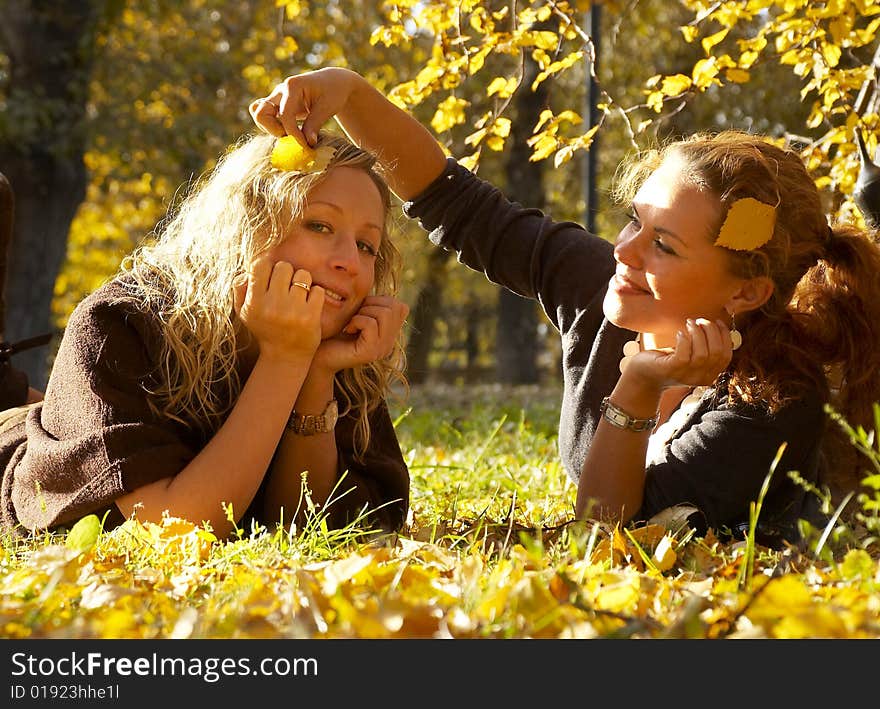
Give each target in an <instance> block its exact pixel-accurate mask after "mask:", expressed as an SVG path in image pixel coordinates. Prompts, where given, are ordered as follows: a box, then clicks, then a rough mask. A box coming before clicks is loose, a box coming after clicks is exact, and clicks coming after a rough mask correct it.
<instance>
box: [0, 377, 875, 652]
mask: <svg viewBox="0 0 880 709" xmlns="http://www.w3.org/2000/svg"><path fill="white" fill-rule="evenodd" d="M493 393H497V394H498V395H497V396H494V397H493ZM517 393H518V394H519V397H520V398H519V399H518V398H517V396H515V395H512V394H511V392H510V391H509V390H505V391H501V390H497V389H496V390H493V389H491V388H488V390H487V391H481V392H479V393H477V394H475V392H474V391H473V390H470V391H469V392H468V396H467V397H466V398H465V396H464V395H463V394H462V393H461V392H458V391H455V390H453V389H450V390H448V391H446V392H441V393H440V394H438V393H437V392H436V391H434V392H433V393H430V394H428V393H426V394H424V395H422V396H423V397H424V400H422V399H421V398H420V397H419V395H418V394H414V395H412V396H411V399H410V401H409V402H407V407H408V409H409V411H408V413H406V415H401V416H400V418H399V420H398V421H397V430H398V435H399V437H400V439H401V445H402V449H403V451H404V455H405V456H406V459H407V462H408V463H409V464H410V466H411V468H412V475H413V481H412V487H413V495H412V504H411V513H410V517H409V519H408V521H407V525H406V527H405V528H404V530H402V531H401V532H400V533H399V534H396V535H391V536H387V535H386V536H382V537H379V536H376V535H370V534H368V533H367V532H366V531H365V529H364V528H352V529H347V530H342V531H341V532H339V533H337V534H335V535H330V534H328V533H326V526H324V527H322V525H321V524H319V523H317V522H320V520H316V523H315V524H310V525H306V528H305V529H301V530H299V531H297V532H296V533H292V532H291V530H290V529H283V528H278V529H275V530H269V529H265V528H261V527H255V528H253V529H251V530H249V531H248V530H240V534H239V536H238V537H237V538H235V539H232V540H229V541H221V540H218V539H217V538H216V537H215V535H214V534H213V533H212V532H211V530H210V529H206V528H205V527H203V526H200V525H198V524H194V523H192V522H190V521H187V520H181V519H177V518H174V517H171V516H167V515H166V516H165V517H164V518H163V520H162V522H161V523H159V524H156V523H149V522H145V523H142V522H140V521H138V520H137V519H130V520H128V521H126V522H125V523H124V524H122V525H120V526H119V527H117V528H116V529H113V530H111V531H106V532H105V531H102V530H101V520H99V519H97V518H96V517H94V516H87V517H86V518H84V519H83V520H81V521H80V522H79V523H77V524H76V525H74V526H73V527H72V528H71V529H70V531H69V532H67V533H66V534H64V533H59V534H47V535H44V536H42V537H33V538H30V539H29V540H27V541H16V540H12V539H6V540H4V543H3V544H2V546H0V636H2V637H6V638H715V639H721V638H875V637H880V565H878V556H880V555H878V553H877V550H876V546H875V545H874V544H873V543H872V540H871V539H870V538H869V537H864V536H863V537H862V538H859V536H858V535H856V534H854V533H853V530H852V529H850V528H846V527H845V526H844V525H843V524H842V523H840V525H839V527H838V528H836V532H835V533H834V534H831V533H830V531H829V530H815V531H816V534H815V537H817V538H818V537H819V536H821V537H822V538H823V542H822V544H823V546H824V547H825V549H824V551H823V553H822V554H816V553H814V551H815V550H811V549H810V548H809V546H806V547H797V548H796V547H794V546H791V545H786V546H785V547H784V548H782V549H771V548H766V547H762V546H760V544H758V543H757V542H754V541H752V542H751V546H749V545H750V542H749V539H748V538H743V539H739V540H735V539H734V540H727V541H722V540H721V539H720V538H719V536H717V535H716V533H715V531H714V530H708V532H706V533H705V534H703V535H698V534H697V533H696V532H695V530H694V529H692V528H691V527H690V526H689V524H688V518H689V516H690V515H691V514H692V513H693V512H694V509H693V508H688V507H684V506H682V507H678V508H670V509H669V510H666V511H664V512H663V513H661V514H660V515H658V516H657V517H655V518H653V519H652V520H649V522H648V523H646V524H641V525H629V526H624V527H622V526H620V525H607V524H603V523H600V522H598V521H592V520H582V521H574V520H573V519H572V510H573V493H574V490H573V489H572V486H571V485H570V484H569V483H568V482H567V477H566V475H565V473H564V471H563V470H562V469H561V467H560V466H559V463H558V460H557V457H556V437H555V430H556V423H557V421H556V416H557V415H558V412H557V411H556V410H555V409H554V407H553V402H554V401H557V400H558V399H557V398H554V397H556V396H558V393H557V392H555V391H546V390H535V389H524V390H517ZM413 400H415V403H413ZM315 514H316V515H320V510H316V512H315ZM745 564H749V565H750V568H749V569H748V571H749V573H748V574H746V573H744V565H745Z"/></svg>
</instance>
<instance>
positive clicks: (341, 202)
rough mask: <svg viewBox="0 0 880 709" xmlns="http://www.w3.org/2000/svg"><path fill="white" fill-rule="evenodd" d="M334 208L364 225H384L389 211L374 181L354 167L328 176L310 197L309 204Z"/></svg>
mask: <svg viewBox="0 0 880 709" xmlns="http://www.w3.org/2000/svg"><path fill="white" fill-rule="evenodd" d="M316 203H325V204H331V205H334V206H336V207H338V208H339V209H341V210H342V211H343V212H345V213H346V214H347V215H349V216H350V217H353V218H357V219H360V220H361V221H370V222H374V223H376V224H380V225H381V224H382V223H383V221H384V219H385V207H384V205H383V204H382V196H381V194H380V193H379V188H378V187H377V186H376V183H375V182H373V179H372V178H371V177H370V176H369V175H368V174H367V173H366V172H365V171H364V170H359V169H357V168H353V167H335V168H333V169H331V170H329V171H328V172H327V174H326V175H325V176H324V178H323V179H322V180H321V181H320V182H318V183H317V184H316V185H315V186H314V187H313V188H312V189H311V190H310V191H309V193H308V195H307V196H306V199H305V204H306V205H307V206H308V205H310V204H316Z"/></svg>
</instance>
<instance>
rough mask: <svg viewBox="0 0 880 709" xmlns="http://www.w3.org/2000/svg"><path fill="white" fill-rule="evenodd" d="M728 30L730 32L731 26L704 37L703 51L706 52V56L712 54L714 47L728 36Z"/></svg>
mask: <svg viewBox="0 0 880 709" xmlns="http://www.w3.org/2000/svg"><path fill="white" fill-rule="evenodd" d="M728 32H730V28H729V27H726V28H725V29H723V30H721V31H720V32H716V33H715V34H712V35H709V36H708V37H704V38H703V41H702V45H703V51H704V52H706V56H709V55H710V54H712V47H714V46H715V45H716V44H718V43H719V42H721V41H722V40H723V39H724V38H725V37H726V36H727V33H728Z"/></svg>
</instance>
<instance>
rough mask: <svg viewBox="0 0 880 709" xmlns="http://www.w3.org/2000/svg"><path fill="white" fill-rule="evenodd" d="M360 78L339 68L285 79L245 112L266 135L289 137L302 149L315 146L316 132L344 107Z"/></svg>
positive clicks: (310, 72) (325, 69) (327, 68)
mask: <svg viewBox="0 0 880 709" xmlns="http://www.w3.org/2000/svg"><path fill="white" fill-rule="evenodd" d="M359 79H361V77H360V76H359V75H358V74H356V73H355V72H353V71H350V70H348V69H343V68H341V67H326V68H324V69H317V70H315V71H308V72H305V73H303V74H296V75H294V76H288V77H287V78H286V79H285V80H284V81H282V82H281V83H280V84H278V85H277V86H276V87H275V88H274V89H273V90H272V92H271V93H270V94H269V95H268V96H265V97H263V98H259V99H257V100H255V101H253V102H252V103H251V105H250V106H249V108H248V110H249V111H250V114H251V118H253V120H254V122H255V123H256V124H257V125H258V126H259V127H260V128H262V129H263V130H264V131H266V132H267V133H270V134H272V135H274V136H276V137H281V136H284V135H291V136H293V137H295V138H296V139H297V140H298V141H299V142H300V143H301V144H302V145H303V146H308V147H314V145H315V141H316V140H317V137H318V130H320V128H321V126H323V125H324V124H325V123H326V122H327V121H328V120H330V119H331V118H332V117H333V116H335V115H336V114H337V113H338V112H339V111H340V110H341V109H342V107H343V106H345V103H346V101H347V100H348V97H349V95H350V94H351V92H352V91H353V90H354V87H355V85H356V82H357V81H358V80H359ZM300 122H302V124H301V125H300Z"/></svg>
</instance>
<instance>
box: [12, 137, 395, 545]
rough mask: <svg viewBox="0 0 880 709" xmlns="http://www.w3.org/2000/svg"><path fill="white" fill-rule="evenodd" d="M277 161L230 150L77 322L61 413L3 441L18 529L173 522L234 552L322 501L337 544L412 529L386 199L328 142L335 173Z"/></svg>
mask: <svg viewBox="0 0 880 709" xmlns="http://www.w3.org/2000/svg"><path fill="white" fill-rule="evenodd" d="M276 142H277V141H276V140H275V138H272V137H270V136H266V135H260V136H251V137H247V138H246V139H243V140H242V141H241V142H240V143H239V144H238V145H236V146H233V148H232V149H231V150H230V151H229V152H228V153H227V154H226V155H224V156H223V157H222V158H221V159H220V161H219V162H218V164H217V166H216V168H215V169H214V170H213V171H212V172H211V173H210V174H209V175H207V176H206V177H205V179H204V180H203V181H202V182H201V183H200V184H197V185H196V186H195V187H194V188H193V189H192V190H191V192H190V194H189V196H188V197H187V198H186V199H185V200H184V201H183V202H182V204H181V205H180V207H179V209H177V210H176V211H174V212H173V213H171V214H169V216H168V218H167V219H166V220H165V221H164V222H163V223H162V224H160V227H159V228H158V229H157V235H156V238H155V239H153V240H150V241H148V242H146V243H145V244H144V245H142V246H141V247H140V248H138V249H137V250H136V251H135V252H134V254H133V255H132V256H131V257H130V258H129V259H127V260H126V262H124V263H123V266H122V268H121V269H120V272H119V273H118V274H117V276H116V277H115V278H114V279H112V280H111V281H110V282H108V283H107V284H106V285H104V286H102V287H101V288H99V289H98V290H97V291H96V292H94V293H92V294H91V295H90V296H88V297H87V298H85V299H84V300H83V301H82V302H81V303H80V304H79V306H78V307H77V308H76V309H75V311H74V312H73V314H72V315H71V317H70V320H69V323H68V325H67V328H66V330H65V333H64V337H63V339H62V342H61V345H60V347H59V350H58V354H57V357H56V359H55V362H54V365H53V369H52V372H51V375H50V379H49V382H48V385H47V389H46V392H45V400H44V401H43V402H40V403H37V404H33V405H31V406H29V407H24V408H22V409H20V410H19V412H18V413H17V416H16V417H13V420H12V421H10V422H8V423H7V425H6V426H4V427H3V429H4V430H3V433H2V434H0V464H3V465H5V471H4V475H3V486H2V505H3V508H2V521H3V526H4V528H5V529H7V530H10V529H15V530H19V531H21V532H27V531H36V530H45V529H54V528H58V527H59V526H63V525H68V524H70V523H73V522H75V521H76V520H77V519H79V518H81V517H82V516H84V515H86V514H88V513H96V514H98V515H99V516H102V517H103V516H104V515H105V514H106V520H105V528H108V527H112V526H114V525H117V524H119V523H121V522H122V521H124V520H125V519H126V518H128V517H130V516H132V515H136V516H137V518H138V519H140V520H151V521H158V520H160V519H161V518H162V516H163V514H164V513H165V512H166V511H167V513H169V514H171V515H173V516H177V517H183V518H187V519H189V520H191V521H194V522H202V521H204V522H207V523H209V524H210V526H211V528H212V529H213V530H214V531H215V533H217V534H218V536H226V535H228V534H230V533H231V532H232V531H233V530H234V526H233V525H236V526H238V527H240V528H241V527H245V528H249V522H250V521H251V520H257V521H260V522H261V523H263V524H266V525H269V526H270V527H274V524H275V523H277V522H283V523H284V524H285V525H286V524H289V523H290V522H292V521H294V517H295V515H297V514H299V515H302V514H303V511H304V510H305V509H306V507H307V504H308V501H307V496H308V497H310V499H311V502H312V503H314V504H315V505H317V506H319V508H320V507H321V506H323V509H324V510H325V511H326V513H327V515H328V519H329V521H330V523H331V524H332V525H334V526H343V525H345V524H347V523H348V522H350V521H352V520H354V519H356V518H358V517H359V516H361V515H362V514H366V517H365V518H364V519H365V520H366V521H367V523H369V524H371V525H372V526H375V527H377V528H382V529H386V530H393V529H396V528H399V527H400V526H401V524H402V523H403V521H404V518H405V515H406V511H407V505H408V496H409V473H408V470H407V468H406V465H405V463H404V461H403V458H402V456H401V452H400V448H399V445H398V442H397V439H396V436H395V432H394V428H393V425H392V422H391V420H390V417H389V414H388V410H387V408H386V404H385V397H386V395H387V394H388V391H389V388H390V386H391V384H392V382H393V380H394V379H395V378H402V372H401V367H402V350H401V347H400V335H401V330H402V326H403V322H404V320H405V318H406V315H407V313H408V308H407V306H406V305H405V304H404V303H403V302H401V301H400V300H398V299H397V297H396V296H395V293H396V289H397V275H398V268H399V259H398V253H397V251H396V249H395V247H394V244H393V243H392V241H391V238H390V237H389V234H388V229H387V217H388V214H389V209H390V205H391V197H390V192H389V189H388V187H387V185H386V183H385V181H384V179H383V178H382V176H381V174H380V172H379V168H378V165H377V163H376V161H375V159H374V158H373V156H372V155H370V154H369V153H367V152H365V151H363V150H361V149H359V148H357V147H355V146H354V145H352V144H351V143H349V142H348V141H346V140H344V139H342V138H338V137H330V136H326V135H322V136H321V137H320V139H319V141H318V144H319V146H322V147H323V148H324V150H323V151H322V152H324V153H326V155H325V156H324V157H325V159H329V163H328V164H327V165H326V166H324V167H323V168H322V167H321V165H320V164H319V163H318V161H315V160H309V159H306V158H307V156H304V155H300V156H299V158H298V160H297V159H294V160H293V162H289V161H288V163H287V164H280V163H277V162H276V161H275V158H274V155H273V150H274V149H275V148H276ZM275 155H277V151H276V152H275ZM276 164H278V165H280V166H279V167H276ZM229 506H231V510H232V521H230V520H229V519H228V517H227V509H228V508H229Z"/></svg>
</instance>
